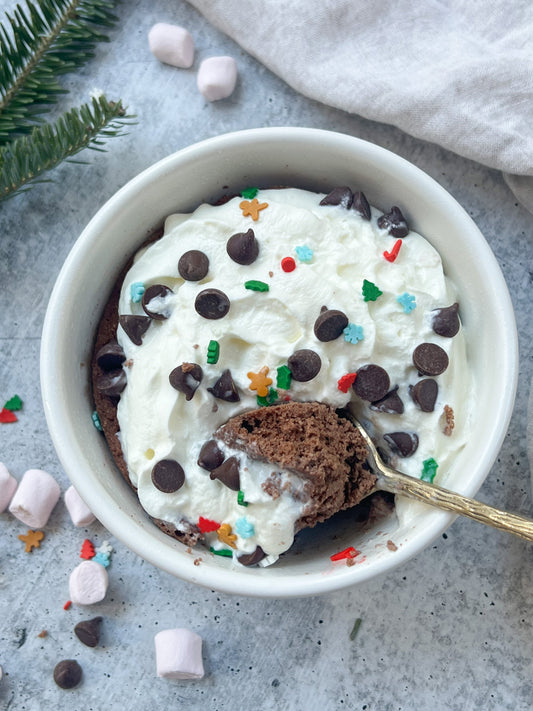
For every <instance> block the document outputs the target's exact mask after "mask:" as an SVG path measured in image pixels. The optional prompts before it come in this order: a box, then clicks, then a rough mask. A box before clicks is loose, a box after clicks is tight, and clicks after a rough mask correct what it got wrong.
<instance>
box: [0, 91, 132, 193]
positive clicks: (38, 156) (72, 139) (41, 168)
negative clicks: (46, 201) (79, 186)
mask: <svg viewBox="0 0 533 711" xmlns="http://www.w3.org/2000/svg"><path fill="white" fill-rule="evenodd" d="M132 118H133V117H132V116H128V115H126V113H125V110H124V108H123V106H122V104H121V102H120V101H118V102H117V103H114V102H110V101H107V99H106V98H105V96H100V97H99V98H98V99H97V98H93V99H92V103H91V104H82V105H81V106H80V107H78V108H74V109H71V110H70V111H67V112H66V113H64V114H63V115H62V116H60V117H59V119H58V120H57V121H55V122H54V123H46V124H43V125H42V126H36V127H35V128H34V129H33V131H32V132H31V134H30V135H28V136H21V137H20V138H17V139H15V140H14V141H11V142H10V143H8V144H7V145H6V146H4V147H1V148H0V200H4V199H5V198H8V197H10V196H11V195H13V193H14V192H16V191H17V190H20V189H21V188H22V189H28V187H27V186H28V183H31V182H45V181H44V180H43V179H42V178H41V177H40V176H41V175H42V174H43V173H45V172H46V171H48V170H50V169H51V168H54V167H55V166H56V165H58V163H61V161H63V160H65V159H68V158H70V157H71V156H74V155H76V154H77V153H79V152H80V151H81V150H82V149H84V148H94V149H96V150H102V149H101V148H98V146H100V145H101V139H102V136H103V134H105V137H106V138H108V137H112V136H119V135H122V129H123V128H124V126H125V125H127V124H128V123H130V122H131V119H132Z"/></svg>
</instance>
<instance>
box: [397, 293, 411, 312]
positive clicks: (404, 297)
mask: <svg viewBox="0 0 533 711" xmlns="http://www.w3.org/2000/svg"><path fill="white" fill-rule="evenodd" d="M396 301H397V302H398V303H399V304H401V305H402V306H403V312H404V314H410V313H411V311H412V310H413V309H416V297H415V296H414V295H413V294H408V293H407V292H406V291H404V292H403V294H401V295H400V296H397V297H396Z"/></svg>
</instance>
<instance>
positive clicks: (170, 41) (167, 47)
mask: <svg viewBox="0 0 533 711" xmlns="http://www.w3.org/2000/svg"><path fill="white" fill-rule="evenodd" d="M148 45H149V47H150V51H151V52H152V54H153V55H154V57H156V58H157V59H159V61H160V62H164V63H165V64H171V65H172V66H173V67H181V68H183V69H187V68H188V67H190V66H192V63H193V61H194V41H193V38H192V37H191V35H190V34H189V32H187V30H186V29H185V28H184V27H179V26H178V25H169V24H167V23H166V22H158V23H157V24H156V25H154V26H153V27H152V29H151V30H150V32H149V33H148Z"/></svg>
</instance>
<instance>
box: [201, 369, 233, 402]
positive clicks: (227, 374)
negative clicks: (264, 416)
mask: <svg viewBox="0 0 533 711" xmlns="http://www.w3.org/2000/svg"><path fill="white" fill-rule="evenodd" d="M207 391H208V392H210V393H211V394H212V395H214V396H215V397H216V398H218V399H219V400H225V401H226V402H239V400H240V399H241V398H240V397H239V393H238V392H237V388H236V387H235V383H234V382H233V378H232V377H231V371H230V370H224V371H223V373H222V375H221V376H220V378H219V379H218V380H217V381H216V383H215V384H214V385H213V387H212V388H207Z"/></svg>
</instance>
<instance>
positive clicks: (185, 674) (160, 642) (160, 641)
mask: <svg viewBox="0 0 533 711" xmlns="http://www.w3.org/2000/svg"><path fill="white" fill-rule="evenodd" d="M154 642H155V656H156V665H157V676H161V677H163V678H165V679H201V678H202V677H203V675H204V665H203V662H202V638H201V637H200V635H198V634H196V632H191V631H190V630H187V629H184V628H177V629H173V630H162V631H161V632H158V633H157V634H156V636H155V637H154Z"/></svg>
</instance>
